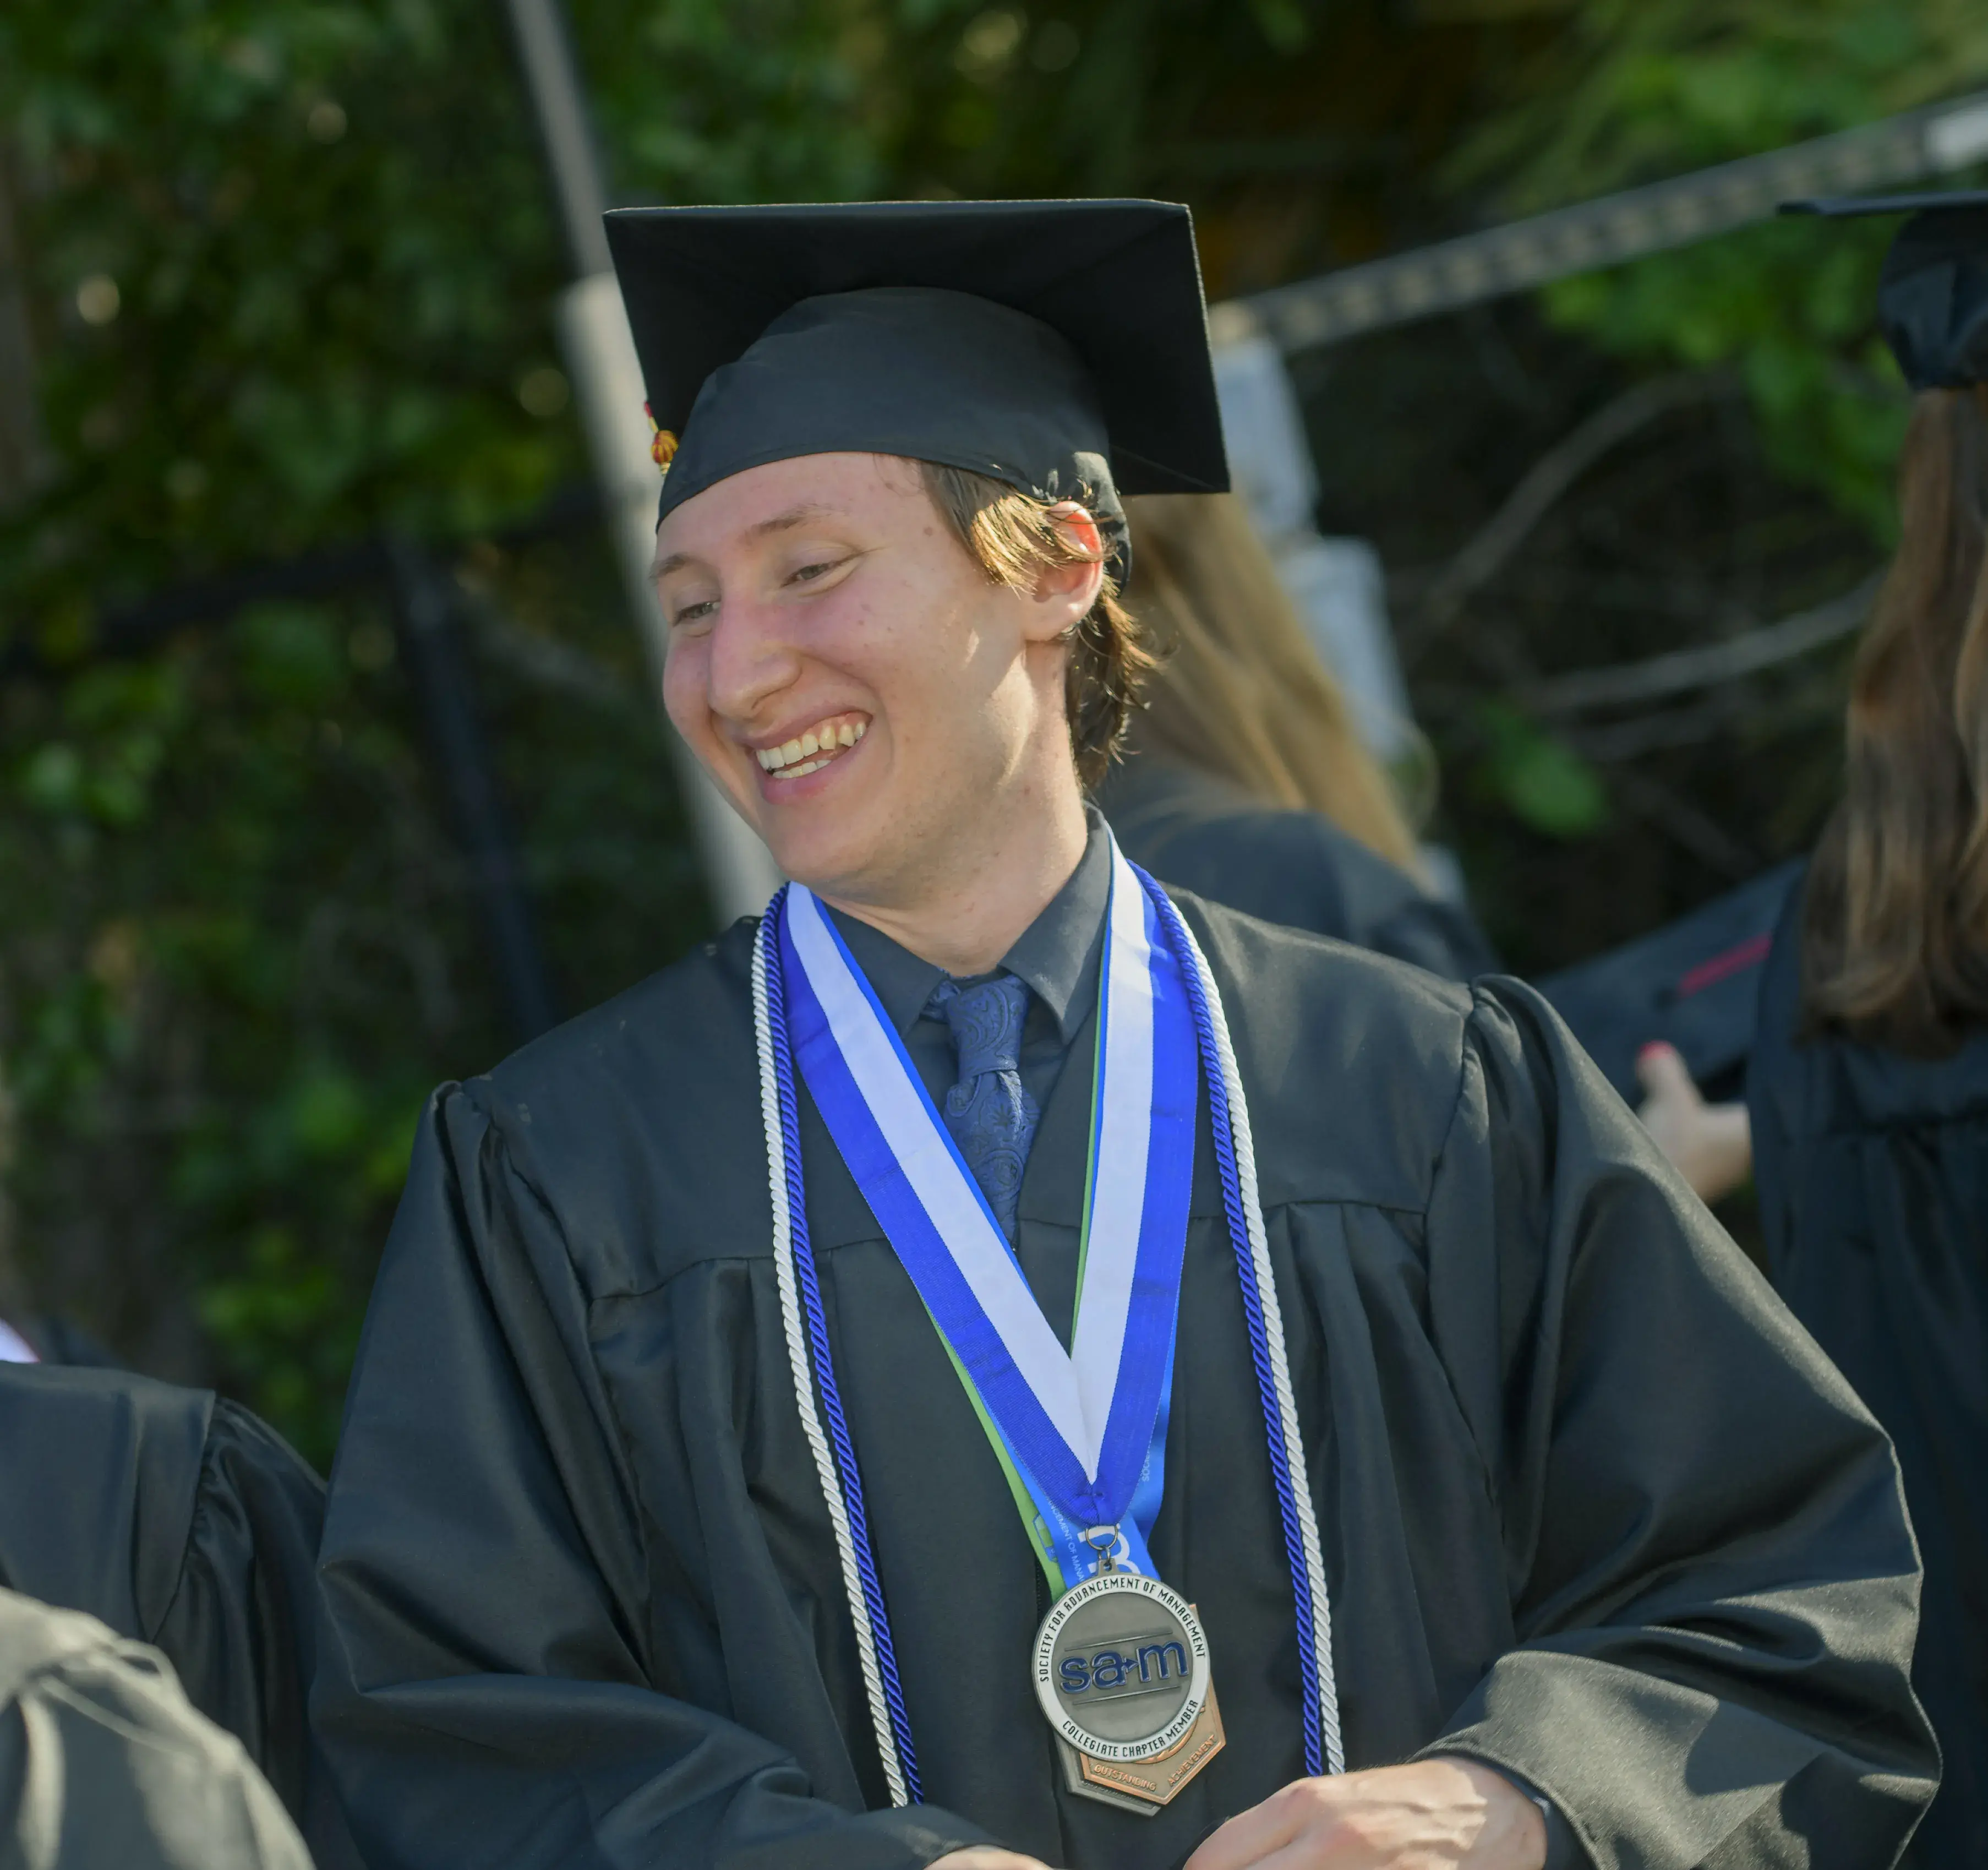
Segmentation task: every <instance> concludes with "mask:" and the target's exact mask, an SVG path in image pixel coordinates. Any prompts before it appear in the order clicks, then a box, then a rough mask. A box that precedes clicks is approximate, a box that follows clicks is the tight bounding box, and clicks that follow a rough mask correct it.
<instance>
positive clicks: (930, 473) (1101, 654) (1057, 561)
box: [918, 461, 1153, 788]
mask: <svg viewBox="0 0 1988 1870" xmlns="http://www.w3.org/2000/svg"><path fill="white" fill-rule="evenodd" d="M918 468H919V470H920V472H921V475H922V477H923V479H924V482H925V492H926V493H927V494H928V495H929V496H930V498H931V503H932V505H933V506H935V507H937V508H938V511H939V513H940V515H941V516H942V517H943V518H944V519H945V521H946V522H947V524H948V526H951V527H952V531H953V533H954V535H955V537H957V538H958V540H959V543H961V544H962V546H965V548H966V550H967V551H968V552H969V553H971V554H972V556H973V558H974V560H975V562H976V563H978V564H979V566H980V568H981V570H982V571H984V572H985V573H986V574H987V576H988V577H989V579H990V580H992V582H994V583H996V584H1005V585H1006V586H1007V587H1009V589H1010V590H1025V589H1026V588H1027V587H1029V586H1030V585H1032V584H1033V583H1035V581H1036V579H1037V578H1039V577H1041V576H1042V574H1043V573H1044V572H1046V571H1049V570H1054V569H1056V568H1057V567H1058V566H1065V565H1080V564H1087V563H1094V562H1095V558H1094V554H1091V553H1087V552H1085V551H1084V550H1083V549H1082V548H1081V547H1080V546H1078V545H1077V543H1076V542H1075V541H1074V540H1073V539H1071V538H1070V536H1069V534H1068V533H1067V532H1066V531H1064V530H1063V529H1062V528H1060V526H1058V525H1057V522H1056V520H1055V518H1054V516H1053V509H1052V506H1051V505H1050V503H1048V502H1043V501H1040V500H1037V499H1033V498H1032V497H1031V496H1030V495H1027V494H1025V493H1021V492H1017V491H1016V489H1014V488H1013V487H1010V486H1009V485H1007V483H1006V482H1004V481H997V480H993V479H990V478H989V477H988V476H987V475H984V474H974V473H972V472H969V471H968V470H967V469H965V468H948V467H944V466H942V465H940V464H938V462H930V461H921V462H919V463H918ZM1079 497H1081V495H1080V496H1079ZM1069 644H1070V661H1069V664H1068V667H1067V671H1066V672H1065V675H1064V678H1063V709H1064V712H1065V714H1066V715H1067V717H1068V719H1069V721H1070V749H1071V751H1072V752H1073V754H1074V755H1075V756H1076V759H1077V777H1078V779H1080V780H1081V781H1082V782H1083V783H1084V786H1086V787H1087V788H1088V787H1092V786H1096V785H1097V783H1099V781H1100V780H1101V779H1103V778H1104V774H1105V772H1106V769H1107V768H1108V767H1109V766H1111V760H1112V756H1114V754H1115V753H1116V752H1117V749H1118V745H1119V742H1121V740H1123V739H1124V736H1125V729H1126V726H1127V724H1128V722H1129V721H1130V720H1131V715H1132V712H1133V710H1134V708H1136V707H1137V706H1138V699H1139V691H1140V687H1141V683H1142V682H1143V681H1144V679H1145V678H1146V676H1147V675H1148V674H1150V673H1151V670H1152V668H1153V657H1152V655H1151V652H1150V651H1148V649H1147V648H1146V646H1145V642H1144V631H1143V630H1142V629H1141V627H1140V624H1139V623H1138V620H1137V618H1135V617H1134V615H1133V614H1132V613H1131V611H1130V610H1128V609H1127V608H1126V607H1125V606H1124V604H1121V602H1120V601H1119V598H1118V586H1117V580H1115V579H1114V578H1113V577H1111V575H1110V573H1107V574H1106V576H1105V579H1104V585H1103V587H1102V588H1101V589H1100V590H1099V592H1098V593H1097V602H1096V603H1095V604H1093V605H1092V606H1091V607H1090V610H1088V611H1087V612H1086V614H1084V617H1082V618H1081V619H1080V620H1079V621H1078V622H1077V624H1076V626H1075V627H1073V629H1072V630H1071V631H1070V637H1069Z"/></svg>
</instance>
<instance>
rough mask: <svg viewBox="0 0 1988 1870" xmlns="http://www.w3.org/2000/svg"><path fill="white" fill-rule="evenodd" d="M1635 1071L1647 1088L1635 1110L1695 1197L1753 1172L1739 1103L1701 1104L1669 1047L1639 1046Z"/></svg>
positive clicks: (1748, 1131)
mask: <svg viewBox="0 0 1988 1870" xmlns="http://www.w3.org/2000/svg"><path fill="white" fill-rule="evenodd" d="M1636 1077H1637V1078H1638V1081H1639V1082H1640V1083H1641V1085H1642V1087H1643V1089H1644V1091H1645V1092H1647V1093H1648V1095H1647V1096H1646V1097H1645V1098H1644V1100H1643V1104H1642V1107H1641V1109H1640V1110H1638V1111H1637V1113H1636V1114H1637V1115H1638V1117H1640V1118H1642V1120H1643V1125H1644V1128H1645V1129H1647V1130H1648V1131H1649V1133H1650V1135H1651V1136H1652V1138H1653V1139H1654V1140H1655V1143H1656V1145H1657V1147H1658V1148H1659V1149H1661V1150H1662V1151H1663V1152H1664V1154H1665V1155H1667V1156H1668V1157H1669V1158H1670V1159H1671V1162H1672V1165H1674V1166H1675V1168H1676V1169H1677V1172H1678V1173H1679V1175H1682V1176H1683V1177H1684V1178H1685V1181H1687V1182H1689V1183H1690V1184H1691V1185H1692V1192H1693V1193H1694V1194H1696V1195H1697V1196H1698V1198H1699V1200H1701V1201H1716V1200H1718V1199H1719V1197H1720V1196H1721V1195H1730V1194H1731V1193H1732V1192H1733V1190H1734V1189H1736V1188H1737V1187H1739V1185H1740V1183H1742V1182H1744V1181H1745V1180H1746V1178H1747V1177H1748V1176H1749V1175H1751V1174H1752V1173H1753V1125H1752V1123H1751V1122H1750V1120H1749V1119H1748V1118H1747V1115H1746V1105H1745V1104H1707V1103H1706V1101H1705V1100H1704V1098H1703V1097H1701V1096H1700V1095H1699V1089H1698V1087H1697V1085H1696V1084H1693V1083H1692V1076H1691V1073H1690V1072H1689V1070H1687V1069H1686V1068H1685V1062H1684V1060H1682V1058H1680V1057H1679V1056H1678V1054H1677V1051H1676V1049H1675V1047H1671V1046H1667V1045H1649V1046H1645V1047H1644V1048H1643V1049H1642V1050H1641V1051H1640V1052H1638V1053H1637V1054H1636Z"/></svg>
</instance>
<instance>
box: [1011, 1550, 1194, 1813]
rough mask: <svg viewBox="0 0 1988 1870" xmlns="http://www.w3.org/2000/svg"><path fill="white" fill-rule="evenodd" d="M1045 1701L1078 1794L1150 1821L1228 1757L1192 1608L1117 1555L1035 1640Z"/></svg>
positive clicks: (1058, 1608) (1069, 1595)
mask: <svg viewBox="0 0 1988 1870" xmlns="http://www.w3.org/2000/svg"><path fill="white" fill-rule="evenodd" d="M1034 1677H1035V1685H1036V1699H1037V1700H1038V1701H1039V1702H1040V1703H1041V1705H1042V1709H1043V1713H1044V1715H1045V1716H1047V1717H1048V1720H1049V1723H1050V1726H1052V1727H1053V1728H1054V1729H1055V1730H1056V1733H1057V1750H1058V1751H1059V1753H1060V1754H1061V1755H1062V1757H1063V1771H1064V1781H1065V1784H1067V1786H1068V1787H1069V1788H1070V1791H1073V1792H1076V1793H1079V1794H1082V1795H1083V1796H1084V1797H1087V1798H1095V1799H1101V1800H1102V1801H1104V1803H1106V1804H1112V1805H1117V1806H1119V1807H1122V1808H1124V1809H1126V1810H1129V1811H1139V1812H1143V1813H1144V1814H1147V1815H1148V1816H1151V1814H1153V1813H1154V1812H1155V1811H1158V1809H1159V1808H1160V1807H1161V1806H1162V1805H1165V1804H1167V1803H1168V1801H1171V1799H1172V1797H1173V1796H1174V1794H1175V1793H1177V1792H1178V1791H1179V1790H1180V1789H1181V1787H1183V1786H1184V1785H1185V1784H1187V1783H1188V1780H1191V1779H1192V1778H1193V1777H1195V1774H1198V1773H1199V1771H1200V1770H1201V1769H1202V1767H1205V1765H1206V1764H1207V1763H1209V1760H1212V1759H1213V1758H1214V1757H1215V1755H1216V1754H1217V1753H1219V1752H1220V1751H1221V1750H1222V1746H1223V1743H1224V1738H1225V1736H1224V1735H1223V1733H1222V1716H1221V1714H1220V1713H1219V1710H1218V1709H1217V1708H1216V1706H1215V1686H1214V1683H1213V1682H1212V1680H1211V1679H1210V1676H1209V1654H1208V1638H1207V1636H1206V1635H1205V1632H1203V1631H1202V1627H1201V1619H1200V1618H1199V1617H1198V1616H1196V1615H1195V1611H1194V1607H1193V1605H1191V1604H1189V1603H1188V1601H1186V1600H1185V1598H1182V1596H1181V1595H1180V1594H1179V1593H1178V1592H1177V1591H1173V1590H1171V1589H1170V1588H1168V1586H1166V1585H1165V1584H1161V1582H1160V1581H1159V1580H1158V1579H1157V1578H1152V1577H1145V1576H1144V1575H1142V1574H1141V1573H1139V1572H1137V1571H1122V1570H1120V1569H1118V1568H1117V1567H1115V1566H1114V1564H1113V1563H1112V1561H1111V1557H1110V1555H1109V1554H1108V1553H1107V1555H1106V1556H1105V1558H1104V1563H1103V1564H1102V1565H1101V1566H1100V1568H1099V1569H1098V1570H1097V1571H1096V1572H1095V1573H1094V1574H1093V1575H1092V1576H1090V1577H1088V1578H1087V1579H1085V1580H1084V1582H1083V1583H1081V1584H1078V1585H1077V1586H1075V1587H1074V1588H1072V1589H1071V1590H1070V1591H1066V1592H1065V1593H1064V1594H1063V1596H1062V1597H1061V1598H1059V1599H1058V1600H1057V1602H1056V1603H1055V1605H1053V1606H1052V1608H1050V1614H1049V1615H1047V1616H1046V1617H1045V1618H1043V1624H1042V1628H1040V1630H1038V1631H1037V1632H1036V1651H1035V1658H1034Z"/></svg>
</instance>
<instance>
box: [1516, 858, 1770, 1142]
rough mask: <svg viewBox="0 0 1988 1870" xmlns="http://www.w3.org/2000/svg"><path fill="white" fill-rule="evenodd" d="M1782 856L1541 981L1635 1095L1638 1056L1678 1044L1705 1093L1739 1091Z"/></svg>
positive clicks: (1625, 1091) (1621, 1085) (1609, 1072)
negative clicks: (1619, 943) (1655, 1046)
mask: <svg viewBox="0 0 1988 1870" xmlns="http://www.w3.org/2000/svg"><path fill="white" fill-rule="evenodd" d="M1801 870H1802V867H1801V865H1800V863H1799V862H1797V863H1791V864H1780V865H1777V867H1775V868H1774V869H1773V870H1770V871H1764V872H1763V873H1762V874H1760V876H1757V877H1756V878H1753V881H1750V882H1749V883H1744V884H1741V885H1740V886H1739V888H1738V889H1736V890H1733V891H1729V892H1728V893H1727V894H1725V895H1723V896H1719V897H1716V898H1714V899H1713V900H1712V901H1710V902H1709V903H1705V904H1702V905H1700V906H1699V908H1696V909H1694V910H1693V911H1692V912H1691V913H1690V914H1689V915H1685V916H1681V917H1679V919H1678V920H1677V921H1674V922H1666V923H1665V925H1663V926H1662V928H1655V929H1652V931H1651V932H1650V933H1648V935H1640V936H1638V938H1636V939H1635V941H1633V942H1626V943H1625V944H1624V945H1623V946H1621V947H1620V948H1614V949H1610V950H1609V951H1608V952H1607V953H1606V954H1604V955H1596V956H1595V957H1594V959H1591V960H1588V961H1584V962H1581V963H1580V964H1579V965H1577V966H1574V967H1570V968H1568V969H1564V971H1563V972H1560V973H1558V974H1549V975H1547V976H1546V977H1545V978H1544V979H1541V980H1540V981H1538V982H1536V983H1535V984H1536V985H1537V986H1538V988H1539V989H1540V992H1542V993H1543V994H1544V995H1545V996H1546V997H1547V999H1549V1000H1550V1001H1551V1002H1552V1003H1553V1007H1554V1011H1555V1012H1556V1013H1558V1014H1559V1015H1560V1017H1561V1018H1562V1019H1563V1020H1565V1021H1566V1022H1567V1024H1568V1026H1570V1027H1571V1028H1572V1029H1573V1032H1574V1037H1575V1038H1577V1039H1578V1040H1580V1041H1581V1044H1582V1046H1583V1047H1584V1048H1585V1049H1586V1050H1587V1055H1588V1057H1590V1058H1591V1059H1593V1060H1594V1062H1595V1063H1596V1064H1597V1065H1599V1066H1600V1067H1601V1070H1602V1071H1603V1073H1604V1075H1605V1076H1606V1077H1607V1078H1608V1081H1609V1083H1610V1084H1613V1085H1614V1087H1615V1088H1616V1089H1617V1090H1618V1091H1620V1092H1621V1094H1622V1095H1623V1096H1624V1097H1626V1098H1628V1100H1629V1101H1630V1102H1631V1103H1632V1104H1633V1103H1635V1102H1636V1101H1638V1098H1639V1097H1641V1092H1640V1091H1639V1090H1638V1087H1637V1082H1636V1058H1637V1055H1638V1053H1640V1052H1641V1050H1642V1049H1643V1047H1645V1046H1647V1045H1652V1044H1658V1043H1661V1044H1664V1045H1668V1046H1672V1047H1675V1049H1676V1050H1677V1051H1678V1053H1679V1054H1680V1055H1681V1056H1682V1058H1683V1060H1684V1062H1685V1066H1686V1067H1687V1068H1688V1069H1689V1071H1690V1073H1691V1075H1692V1077H1695V1078H1696V1079H1697V1080H1698V1082H1699V1087H1700V1088H1701V1089H1702V1090H1703V1091H1705V1092H1706V1095H1707V1096H1711V1097H1719V1096H1736V1095H1737V1094H1738V1093H1739V1080H1740V1079H1741V1077H1743V1074H1744V1067H1745V1066H1746V1060H1747V1057H1748V1056H1749V1055H1750V1053H1751V1052H1752V1051H1753V1031H1754V1026H1755V1024H1756V1019H1755V1015H1756V1009H1757V1006H1758V1003H1759V999H1760V970H1761V969H1763V967H1764V966H1765V965H1767V953H1768V950H1769V949H1770V948H1771V947H1772V946H1773V936H1774V928H1775V925H1776V924H1777V923H1778V922H1779V921H1780V918H1781V915H1782V912H1783V910H1784V909H1785V908H1786V907H1787V900H1788V893H1789V891H1791V890H1792V889H1793V888H1794V885H1795V880H1796V878H1798V877H1799V876H1800V874H1801Z"/></svg>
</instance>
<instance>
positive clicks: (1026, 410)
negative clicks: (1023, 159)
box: [607, 201, 1229, 550]
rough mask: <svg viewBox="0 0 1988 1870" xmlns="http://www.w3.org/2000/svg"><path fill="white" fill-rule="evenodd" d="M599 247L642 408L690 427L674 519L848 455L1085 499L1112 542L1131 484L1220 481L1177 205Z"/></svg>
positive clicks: (800, 217)
mask: <svg viewBox="0 0 1988 1870" xmlns="http://www.w3.org/2000/svg"><path fill="white" fill-rule="evenodd" d="M607 243H608V246H609V249H610V251H611V252H612V253H613V254H614V268H615V271H616V272H617V275H618V276H620V282H621V292H622V296H623V298H624V300H625V301H626V303H627V309H628V319H629V323H630V325H631V326H632V328H633V330H634V336H635V349H636V352H637V355H638V356H639V357H640V358H641V364H642V375H643V379H644V383H645V384H646V385H647V390H648V394H649V409H650V414H651V416H652V417H653V418H654V421H655V422H656V424H657V425H658V428H661V429H663V430H666V431H675V432H676V433H678V435H681V442H680V444H679V445H678V449H677V451H676V454H675V455H674V458H673V459H672V460H671V461H670V462H669V463H668V473H667V475H666V476H665V478H664V483H663V497H662V506H661V513H662V514H667V513H668V512H670V510H671V509H672V508H674V507H676V506H681V505H682V503H683V502H685V501H686V500H688V499H691V497H692V496H693V495H696V494H698V493H702V492H703V491H704V490H705V489H706V488H708V487H709V486H712V485H714V484H715V482H718V481H722V480H724V479H725V478H727V477H728V476H729V475H734V474H737V473H740V472H743V471H744V470H745V469H746V468H752V467H757V466H760V465H763V464H764V463H766V462H773V461H783V460H787V459H789V458H792V457H793V456H796V455H819V454H830V453H840V452H843V451H854V452H863V453H874V454H882V455H904V456H907V457H908V458H911V459H913V460H918V461H931V462H938V463H940V464H942V465H945V466H949V467H955V468H968V469H970V470H972V471H973V472H976V473H980V474H984V475H988V476H989V478H992V479H995V480H999V481H1001V482H1005V483H1006V484H1007V485H1009V486H1012V487H1015V488H1017V489H1020V490H1021V491H1023V492H1026V493H1029V494H1032V495H1036V497H1038V498H1040V499H1083V500H1085V501H1087V502H1088V503H1089V504H1090V505H1091V506H1092V507H1093V509H1094V511H1095V512H1097V516H1098V517H1099V519H1100V521H1101V522H1104V523H1105V525H1106V528H1107V532H1108V533H1111V536H1113V538H1114V544H1116V543H1120V542H1121V541H1122V534H1123V525H1124V522H1123V516H1122V513H1121V509H1120V507H1119V504H1118V499H1117V495H1118V494H1120V493H1121V492H1123V493H1219V492H1223V491H1225V490H1226V489H1227V487H1228V485H1229V468H1228V462H1227V458H1226V456H1225V455H1224V453H1223V451H1222V418H1221V414H1220V411H1219V408H1218V407H1217V405H1216V403H1215V377H1214V371H1213V369H1212V365H1211V363H1210V360H1209V350H1208V327H1207V320H1206V316H1205V309H1204V307H1203V305H1202V292H1201V272H1200V268H1199V264H1198V263H1197V262H1196V259H1195V246H1194V229H1193V224H1192V221H1191V219H1190V218H1189V216H1188V211H1187V210H1186V209H1185V208H1182V207H1179V206H1177V205H1175V204H1173V203H1171V202H1167V201H872V202H860V203H850V204H839V205H820V206H813V205H796V206H787V207H752V208H622V209H617V211H614V212H613V213H610V215H608V216H607ZM659 517H660V515H659ZM1121 550H1122V546H1121Z"/></svg>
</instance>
